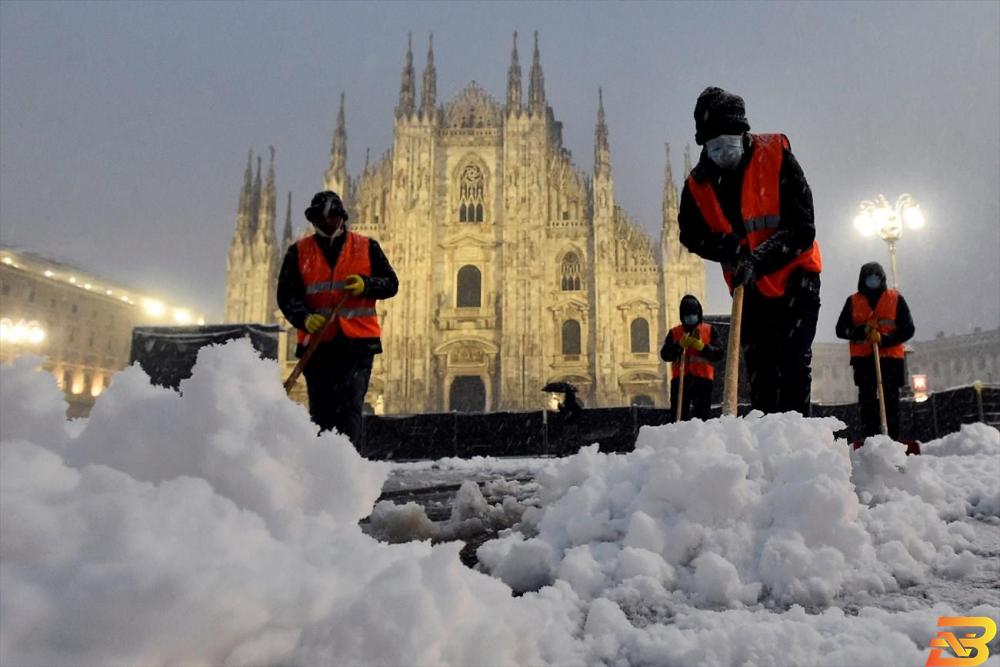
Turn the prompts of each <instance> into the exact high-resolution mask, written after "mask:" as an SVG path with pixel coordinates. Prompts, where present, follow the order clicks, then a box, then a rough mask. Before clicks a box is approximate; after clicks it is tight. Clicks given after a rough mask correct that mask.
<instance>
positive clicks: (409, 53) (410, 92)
mask: <svg viewBox="0 0 1000 667" xmlns="http://www.w3.org/2000/svg"><path fill="white" fill-rule="evenodd" d="M415 100H416V94H415V92H414V83H413V35H412V33H407V37H406V64H405V65H403V76H402V80H401V81H400V84H399V106H397V107H396V118H409V117H410V116H412V115H413V112H414V103H415Z"/></svg>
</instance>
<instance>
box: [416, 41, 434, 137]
mask: <svg viewBox="0 0 1000 667" xmlns="http://www.w3.org/2000/svg"><path fill="white" fill-rule="evenodd" d="M436 108H437V70H436V69H434V33H431V35H430V38H429V39H428V41H427V65H426V66H425V67H424V85H423V89H422V90H421V95H420V115H421V116H423V117H424V118H425V119H428V120H433V118H434V111H435V109H436Z"/></svg>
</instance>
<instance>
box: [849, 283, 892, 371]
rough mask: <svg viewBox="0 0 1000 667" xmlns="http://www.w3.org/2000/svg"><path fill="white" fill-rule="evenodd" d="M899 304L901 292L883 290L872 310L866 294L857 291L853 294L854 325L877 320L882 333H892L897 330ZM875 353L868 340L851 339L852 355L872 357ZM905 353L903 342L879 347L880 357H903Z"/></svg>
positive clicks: (879, 330) (852, 313)
mask: <svg viewBox="0 0 1000 667" xmlns="http://www.w3.org/2000/svg"><path fill="white" fill-rule="evenodd" d="M898 304H899V292H897V291H896V290H894V289H887V290H886V291H884V292H882V296H880V297H879V298H878V303H876V304H875V310H872V307H871V305H870V304H869V303H868V299H866V298H865V295H864V294H861V293H860V292H856V293H854V294H852V295H851V318H852V319H853V321H854V326H856V327H860V326H861V325H862V324H866V323H868V322H871V321H872V320H875V323H876V325H877V326H878V332H879V333H880V334H882V335H883V336H884V335H886V334H889V333H892V332H893V331H895V330H896V306H897V305H898ZM873 353H874V350H873V349H872V344H871V343H869V342H868V341H862V342H856V341H851V356H852V357H870V356H872V354H873ZM903 355H904V350H903V344H902V343H900V344H899V345H890V346H889V347H883V346H882V345H879V347H878V356H879V359H881V358H882V357H890V358H892V359H902V358H903Z"/></svg>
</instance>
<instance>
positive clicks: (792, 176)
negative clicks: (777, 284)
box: [677, 135, 816, 275]
mask: <svg viewBox="0 0 1000 667" xmlns="http://www.w3.org/2000/svg"><path fill="white" fill-rule="evenodd" d="M743 145H744V153H743V160H742V162H741V163H740V166H739V167H738V168H736V169H732V170H725V169H720V168H719V167H718V166H716V164H715V163H714V162H712V161H711V160H710V159H709V158H708V155H707V153H706V151H705V150H702V153H701V158H700V159H699V161H698V164H697V165H695V167H694V169H692V170H691V175H692V177H693V178H694V179H695V180H696V181H697V182H699V183H704V182H706V181H708V182H709V183H711V184H712V189H713V190H714V191H715V196H716V197H717V198H718V200H719V205H720V206H721V207H722V212H723V214H725V216H726V219H727V220H729V224H730V225H731V226H732V228H733V233H732V234H719V233H716V232H714V231H712V230H711V229H709V227H708V225H707V224H706V223H705V219H704V217H703V216H702V215H701V211H700V210H698V205H697V204H696V203H695V200H694V195H692V194H691V192H690V190H689V189H688V187H687V183H686V182H685V184H684V190H683V192H682V193H681V205H680V210H679V211H678V214H677V222H678V224H679V226H680V240H681V243H683V244H684V246H685V247H686V248H687V249H688V250H690V251H691V252H693V253H695V254H696V255H699V256H701V257H703V258H704V259H707V260H709V261H713V262H720V263H722V264H724V265H729V266H735V265H736V263H737V260H738V257H739V240H740V238H742V237H745V236H746V229H745V228H744V226H743V215H742V213H741V201H740V200H741V197H742V193H743V174H744V172H745V171H746V168H747V165H748V164H749V163H750V157H751V155H752V154H753V150H754V144H753V142H752V141H751V140H750V137H749V135H746V136H745V137H744V144H743ZM780 179H781V180H780V182H781V200H780V206H781V222H780V224H779V226H778V229H777V231H776V232H775V233H774V234H773V235H772V236H771V237H770V238H769V239H767V241H765V242H764V243H762V244H761V245H759V246H757V248H756V249H755V250H754V251H753V262H754V269H755V273H756V274H757V275H767V274H769V273H772V272H774V271H777V270H778V269H780V268H781V267H783V266H785V265H786V264H788V262H790V261H792V260H793V259H794V258H795V257H796V256H797V255H799V254H801V253H803V252H805V251H806V250H808V249H809V246H811V245H812V243H813V241H814V240H815V238H816V225H815V222H814V219H813V199H812V191H811V190H810V189H809V184H808V183H807V182H806V177H805V174H803V173H802V167H800V166H799V163H798V161H797V160H796V159H795V156H794V155H792V152H791V151H790V150H787V149H786V150H785V151H784V157H783V159H782V161H781V173H780Z"/></svg>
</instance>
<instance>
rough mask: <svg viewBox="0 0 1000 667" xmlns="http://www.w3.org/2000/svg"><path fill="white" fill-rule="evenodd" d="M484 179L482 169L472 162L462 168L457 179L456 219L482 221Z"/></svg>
mask: <svg viewBox="0 0 1000 667" xmlns="http://www.w3.org/2000/svg"><path fill="white" fill-rule="evenodd" d="M484 182H485V179H484V178H483V172H482V170H481V169H480V168H479V167H477V166H476V165H474V164H470V165H468V166H467V167H466V168H465V169H463V170H462V175H461V176H460V177H459V181H458V201H459V204H458V221H459V222H482V221H483V201H484V193H485V187H484Z"/></svg>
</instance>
